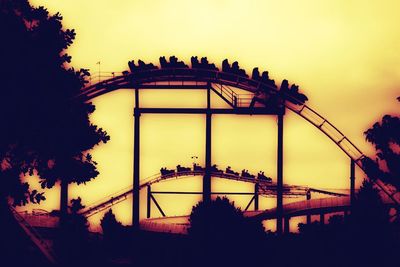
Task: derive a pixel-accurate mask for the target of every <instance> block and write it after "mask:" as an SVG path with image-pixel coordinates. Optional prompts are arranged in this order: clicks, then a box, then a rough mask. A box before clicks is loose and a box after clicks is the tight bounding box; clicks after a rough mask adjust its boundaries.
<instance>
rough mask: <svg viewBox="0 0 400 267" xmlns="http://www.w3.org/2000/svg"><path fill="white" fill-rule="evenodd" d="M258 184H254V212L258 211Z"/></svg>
mask: <svg viewBox="0 0 400 267" xmlns="http://www.w3.org/2000/svg"><path fill="white" fill-rule="evenodd" d="M258 187H259V185H258V183H255V184H254V210H258V198H259V196H258Z"/></svg>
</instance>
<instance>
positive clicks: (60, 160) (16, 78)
mask: <svg viewBox="0 0 400 267" xmlns="http://www.w3.org/2000/svg"><path fill="white" fill-rule="evenodd" d="M61 21H62V17H61V15H60V14H59V13H57V14H55V15H50V14H49V13H48V11H47V10H46V9H45V8H44V7H39V8H34V7H32V6H31V5H30V4H29V3H28V1H27V0H3V1H1V2H0V36H1V37H2V38H1V39H2V41H1V42H0V58H1V61H0V80H1V81H2V83H1V84H0V114H1V115H2V124H3V126H4V127H2V130H1V131H0V163H1V168H0V179H1V182H2V186H1V187H0V188H1V189H0V198H1V199H0V201H3V203H4V200H5V199H6V198H7V197H11V198H12V199H13V201H14V204H15V205H23V204H26V203H27V202H28V201H31V202H39V201H41V200H43V199H44V196H43V194H42V193H40V192H38V191H35V190H30V188H29V184H28V183H27V182H25V181H24V180H23V177H24V176H25V175H27V174H29V175H33V174H37V175H38V176H39V177H40V182H41V186H42V188H46V187H47V188H51V187H53V186H54V185H55V183H56V182H57V181H60V180H63V181H64V182H66V183H73V182H74V183H78V184H80V183H85V182H87V181H90V180H91V179H93V178H95V177H96V176H97V175H98V171H97V169H96V162H95V161H94V160H93V159H92V156H91V155H90V154H89V153H88V151H89V150H90V149H91V148H93V147H94V146H95V145H97V144H99V143H102V142H107V141H108V140H109V136H108V135H107V134H106V132H105V131H103V130H102V129H101V128H100V129H99V128H98V127H97V126H96V125H93V124H92V123H91V122H90V121H89V115H90V114H91V113H92V112H93V111H94V110H95V108H94V106H93V105H92V104H91V103H84V102H83V101H80V100H79V99H76V98H75V96H76V95H77V94H78V93H79V92H80V90H81V88H82V87H83V86H84V85H85V83H86V81H85V78H86V77H87V76H88V75H89V73H88V71H87V70H85V69H81V70H75V69H74V68H71V67H69V63H70V61H71V57H70V56H69V55H68V54H67V53H66V51H65V50H66V49H67V48H68V47H69V46H70V45H71V44H72V42H73V40H74V38H75V32H74V30H69V29H63V27H62V24H61Z"/></svg>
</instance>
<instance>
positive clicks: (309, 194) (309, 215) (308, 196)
mask: <svg viewBox="0 0 400 267" xmlns="http://www.w3.org/2000/svg"><path fill="white" fill-rule="evenodd" d="M306 198H307V200H311V192H310V190H307V193H306ZM310 223H311V214H307V224H310Z"/></svg>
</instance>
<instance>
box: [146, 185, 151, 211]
mask: <svg viewBox="0 0 400 267" xmlns="http://www.w3.org/2000/svg"><path fill="white" fill-rule="evenodd" d="M150 217H151V185H148V186H147V218H150Z"/></svg>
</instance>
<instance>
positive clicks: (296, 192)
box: [81, 170, 346, 217]
mask: <svg viewBox="0 0 400 267" xmlns="http://www.w3.org/2000/svg"><path fill="white" fill-rule="evenodd" d="M204 174H205V173H204V171H193V170H192V171H182V172H175V173H173V174H168V175H161V174H155V175H153V176H150V177H148V178H146V179H144V180H142V181H141V183H140V189H142V188H145V187H147V186H149V185H152V184H155V183H159V182H162V181H167V180H175V179H183V178H189V177H194V176H204ZM211 176H212V177H217V178H222V179H228V180H234V181H241V182H247V183H258V184H259V194H260V195H264V196H269V195H275V194H276V184H273V183H271V182H269V181H265V180H260V179H254V178H248V177H243V176H240V175H234V174H227V173H222V172H212V173H211ZM283 192H284V195H286V196H304V195H306V194H307V192H315V193H320V194H325V195H332V196H339V197H340V196H346V195H345V194H341V193H336V192H331V191H326V190H320V189H314V188H309V187H305V186H295V185H284V188H283ZM132 193H133V186H132V185H130V186H128V187H125V188H123V189H121V190H119V191H117V192H115V193H113V194H111V195H108V196H106V197H105V198H102V199H100V200H99V201H97V202H95V203H92V204H90V205H89V206H88V207H87V208H86V209H84V210H83V211H82V212H81V214H83V215H84V216H86V217H90V216H92V215H95V214H96V213H99V212H101V211H103V210H106V209H108V208H110V207H111V206H113V205H116V204H118V203H120V202H122V201H125V200H126V199H127V198H128V197H129V196H130V195H131V194H132Z"/></svg>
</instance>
